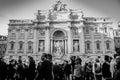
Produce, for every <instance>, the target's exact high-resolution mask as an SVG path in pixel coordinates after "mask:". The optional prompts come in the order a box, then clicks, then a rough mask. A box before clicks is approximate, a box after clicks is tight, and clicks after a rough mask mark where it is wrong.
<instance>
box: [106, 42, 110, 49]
mask: <svg viewBox="0 0 120 80" xmlns="http://www.w3.org/2000/svg"><path fill="white" fill-rule="evenodd" d="M106 48H107V50H110V43H109V42H107V43H106Z"/></svg>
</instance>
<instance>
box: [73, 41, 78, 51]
mask: <svg viewBox="0 0 120 80" xmlns="http://www.w3.org/2000/svg"><path fill="white" fill-rule="evenodd" d="M73 52H79V40H73Z"/></svg>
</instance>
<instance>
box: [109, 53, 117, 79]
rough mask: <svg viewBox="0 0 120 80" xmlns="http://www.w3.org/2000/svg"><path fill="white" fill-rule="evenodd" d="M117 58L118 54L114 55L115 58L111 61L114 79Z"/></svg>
mask: <svg viewBox="0 0 120 80" xmlns="http://www.w3.org/2000/svg"><path fill="white" fill-rule="evenodd" d="M116 56H117V54H114V56H113V58H112V60H111V63H110V71H111V75H112V78H113V74H114V72H115V69H116Z"/></svg>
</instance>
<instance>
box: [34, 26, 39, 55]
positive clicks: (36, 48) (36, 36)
mask: <svg viewBox="0 0 120 80" xmlns="http://www.w3.org/2000/svg"><path fill="white" fill-rule="evenodd" d="M38 44H39V43H38V28H35V29H34V43H33V53H34V54H36V53H38Z"/></svg>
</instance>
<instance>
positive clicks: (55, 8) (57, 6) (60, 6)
mask: <svg viewBox="0 0 120 80" xmlns="http://www.w3.org/2000/svg"><path fill="white" fill-rule="evenodd" d="M66 6H67V5H66V4H62V2H61V1H60V0H59V1H57V3H56V4H55V5H54V6H53V11H66V10H67V9H66Z"/></svg>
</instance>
